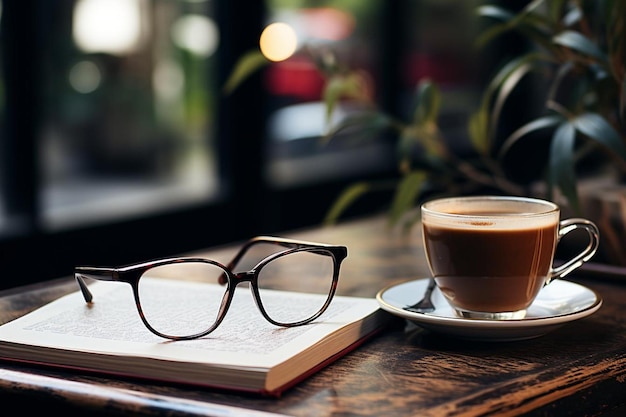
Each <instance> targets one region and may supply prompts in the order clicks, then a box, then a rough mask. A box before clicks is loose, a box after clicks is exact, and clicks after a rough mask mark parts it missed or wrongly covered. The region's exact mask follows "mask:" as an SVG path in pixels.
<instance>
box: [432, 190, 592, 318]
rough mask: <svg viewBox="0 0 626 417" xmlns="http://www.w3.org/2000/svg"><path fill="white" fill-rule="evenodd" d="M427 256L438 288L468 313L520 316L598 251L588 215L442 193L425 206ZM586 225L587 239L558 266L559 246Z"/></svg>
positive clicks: (536, 202)
mask: <svg viewBox="0 0 626 417" xmlns="http://www.w3.org/2000/svg"><path fill="white" fill-rule="evenodd" d="M421 216H422V218H421V220H422V231H423V239H424V249H425V252H426V258H427V260H428V265H429V267H430V270H431V273H432V276H433V277H434V279H435V281H436V283H437V287H438V288H439V290H440V291H441V293H442V294H443V295H444V296H445V298H446V300H447V301H448V303H449V304H450V305H451V306H452V307H453V308H454V310H455V311H456V313H457V314H458V315H459V316H461V317H465V318H472V319H488V320H510V319H522V318H524V317H525V316H526V310H527V308H528V307H529V306H530V305H531V304H532V302H533V301H534V300H535V298H536V297H537V294H538V293H539V291H540V290H541V289H542V288H543V287H545V286H546V285H549V284H550V282H552V281H553V280H555V279H559V278H563V277H564V276H566V275H567V274H569V273H570V272H572V271H573V270H575V269H576V268H578V267H580V266H581V265H582V264H583V263H584V262H587V261H588V260H589V259H591V257H592V256H593V255H594V254H595V253H596V250H597V249H598V245H599V231H598V228H597V227H596V225H595V224H594V223H593V222H591V221H589V220H586V219H582V218H570V219H566V220H560V209H559V206H558V205H557V204H555V203H553V202H550V201H546V200H541V199H535V198H526V197H513V196H471V197H451V198H440V199H434V200H431V201H427V202H425V203H424V204H422V206H421ZM574 230H584V231H586V232H587V235H588V238H589V240H588V244H587V246H586V247H585V248H584V249H582V250H581V251H580V252H579V253H578V254H576V255H575V256H573V257H572V258H571V259H567V260H564V262H563V263H560V264H559V265H557V266H555V264H554V262H555V260H554V255H555V251H556V247H557V244H558V243H559V241H560V240H561V238H563V237H564V236H565V235H567V234H568V233H571V232H573V231H574Z"/></svg>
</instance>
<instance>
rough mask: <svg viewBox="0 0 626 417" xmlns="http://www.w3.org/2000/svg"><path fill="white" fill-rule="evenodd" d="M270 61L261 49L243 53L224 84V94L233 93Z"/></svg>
mask: <svg viewBox="0 0 626 417" xmlns="http://www.w3.org/2000/svg"><path fill="white" fill-rule="evenodd" d="M269 63H270V61H269V60H268V59H267V58H265V56H264V55H263V54H262V53H261V51H258V50H252V51H248V52H247V53H245V54H243V55H242V56H241V57H240V58H239V60H238V61H237V63H236V64H235V68H234V69H233V71H232V72H231V73H230V76H229V77H228V80H226V83H225V84H224V88H223V91H224V94H230V93H232V92H233V91H234V90H235V89H236V88H237V87H239V85H240V84H241V83H242V82H243V81H244V80H246V79H247V78H248V77H249V76H250V75H251V74H253V73H254V72H255V71H258V70H259V69H260V68H262V67H263V66H265V65H268V64H269Z"/></svg>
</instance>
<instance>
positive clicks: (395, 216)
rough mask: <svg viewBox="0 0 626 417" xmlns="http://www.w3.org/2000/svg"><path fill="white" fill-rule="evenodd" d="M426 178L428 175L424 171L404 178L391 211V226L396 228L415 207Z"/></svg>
mask: <svg viewBox="0 0 626 417" xmlns="http://www.w3.org/2000/svg"><path fill="white" fill-rule="evenodd" d="M426 178H427V174H426V172H424V171H412V172H410V173H408V174H407V175H405V176H404V177H403V178H402V180H401V181H400V183H399V184H398V188H397V189H396V193H395V195H394V198H393V201H392V203H391V208H390V210H389V224H390V226H392V227H393V226H395V225H396V224H397V223H398V222H399V221H400V219H401V218H402V216H403V215H404V214H405V213H406V212H408V211H409V210H411V209H412V208H413V207H414V206H415V202H416V201H417V198H418V197H419V194H420V191H421V188H422V185H423V184H424V182H425V181H426Z"/></svg>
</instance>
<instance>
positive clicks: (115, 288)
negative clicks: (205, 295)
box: [0, 282, 392, 395]
mask: <svg viewBox="0 0 626 417" xmlns="http://www.w3.org/2000/svg"><path fill="white" fill-rule="evenodd" d="M164 285H165V284H164ZM178 285H186V284H184V283H179V284H178ZM203 285H209V284H203ZM90 289H91V290H92V292H94V294H97V299H96V300H97V301H96V302H94V304H93V305H91V306H89V305H87V304H86V303H85V300H84V299H83V297H82V295H81V294H80V292H78V291H77V292H75V293H72V294H69V295H66V296H64V297H61V298H59V299H57V300H55V301H53V302H51V303H49V304H46V305H44V306H43V307H41V308H39V309H37V310H35V311H33V312H31V313H29V314H26V315H24V316H22V317H20V318H18V319H15V320H13V321H11V322H9V323H6V324H4V325H2V326H0V359H3V360H11V361H20V362H27V363H33V364H39V365H49V366H57V367H63V368H69V369H74V370H78V371H92V372H100V373H105V374H110V375H118V376H124V377H133V378H144V379H151V380H159V381H166V382H173V383H183V384H192V385H199V386H206V387H216V388H222V389H232V390H241V391H249V392H259V393H264V394H268V395H279V394H280V393H281V392H283V391H284V390H285V389H287V388H289V387H291V386H293V385H294V384H296V383H297V382H299V381H301V380H303V379H304V378H306V377H307V376H309V375H311V374H312V373H314V372H316V371H317V370H319V369H321V368H322V367H324V366H326V365H327V364H329V363H330V362H332V361H333V360H335V359H337V358H339V357H341V356H342V355H344V354H346V353H347V352H349V351H350V350H352V349H354V348H355V347H356V346H358V345H359V344H360V343H361V342H363V341H364V340H366V339H367V338H368V337H369V336H371V335H373V334H375V333H376V332H377V331H379V330H381V329H382V328H383V327H384V325H385V324H386V323H387V322H388V321H389V320H390V318H391V317H392V316H390V315H389V314H388V313H386V312H384V311H383V310H380V309H379V306H378V303H377V302H376V300H375V299H373V298H372V299H369V298H357V297H341V296H335V298H334V299H333V301H332V303H331V305H330V307H329V308H328V310H327V311H326V312H325V313H324V314H323V315H322V316H321V317H320V318H318V319H317V320H315V321H314V322H313V323H311V324H308V325H304V326H299V327H292V328H282V327H277V326H274V325H272V324H270V323H268V322H267V321H265V319H264V318H263V317H262V316H261V314H260V312H259V311H258V310H257V309H256V306H255V304H254V300H253V298H252V296H251V294H250V291H247V290H244V288H241V289H239V291H237V292H236V294H235V297H234V299H233V304H232V305H231V307H230V309H229V312H228V314H227V315H226V318H225V319H224V321H223V322H222V324H221V325H220V326H219V327H218V328H217V329H216V330H215V331H214V332H213V333H210V334H209V335H207V336H205V337H202V338H199V339H194V340H188V341H171V340H167V339H163V338H160V337H158V336H156V335H154V334H152V333H151V332H150V331H149V330H148V329H147V328H146V327H145V326H144V325H143V323H142V322H141V320H140V318H139V315H138V314H137V309H136V307H135V305H134V302H133V297H132V293H131V288H130V286H129V285H121V284H118V283H105V282H95V283H93V284H92V285H90ZM221 291H223V289H222V290H221ZM274 296H275V297H277V300H276V302H280V303H284V305H285V306H286V307H287V308H288V307H292V308H298V304H299V303H301V302H302V300H303V298H306V297H313V296H314V295H312V294H298V293H286V292H279V291H277V292H275V294H274Z"/></svg>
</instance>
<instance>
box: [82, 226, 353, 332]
mask: <svg viewBox="0 0 626 417" xmlns="http://www.w3.org/2000/svg"><path fill="white" fill-rule="evenodd" d="M260 243H270V244H276V245H279V246H282V247H285V248H287V250H283V251H279V252H276V253H273V254H271V255H269V256H267V257H265V258H263V259H262V260H261V261H259V262H258V263H257V264H256V265H255V266H254V267H253V268H252V269H251V270H249V271H242V272H234V271H233V268H235V267H236V266H237V264H238V263H239V261H241V259H242V258H243V257H244V255H245V254H246V252H247V251H248V249H250V248H251V247H252V246H254V245H256V244H260ZM296 252H313V253H316V254H319V255H325V256H330V257H331V258H332V259H333V277H332V283H331V286H330V290H329V293H328V296H327V298H326V301H325V302H324V304H323V305H322V307H321V308H320V310H319V311H317V312H316V313H315V314H313V315H312V316H310V317H308V318H307V319H304V320H300V321H297V322H293V323H281V322H278V321H276V320H274V319H272V318H271V317H270V316H269V315H268V314H267V312H266V310H265V307H264V306H263V301H262V299H261V295H260V293H259V286H258V277H259V272H260V271H261V269H262V268H263V267H264V266H265V265H267V264H268V263H270V262H271V261H273V260H275V259H277V258H280V257H282V256H286V255H290V254H293V253H296ZM347 256H348V249H347V247H345V246H340V245H330V244H325V243H315V242H307V241H302V240H295V239H288V238H280V237H273V236H257V237H254V238H252V239H250V240H248V241H247V242H246V243H245V244H244V245H243V246H242V247H241V249H240V250H239V251H238V252H237V254H236V255H235V257H234V258H233V259H232V260H231V261H230V262H229V263H228V265H223V264H221V263H220V262H217V261H214V260H211V259H205V258H196V257H178V258H165V259H158V260H153V261H148V262H142V263H139V264H133V265H128V266H124V267H118V268H108V267H90V266H77V267H75V268H74V278H75V279H76V282H77V283H78V286H79V287H80V290H81V292H82V294H83V297H84V298H85V301H86V302H87V303H88V304H91V303H92V301H93V294H92V293H91V291H90V290H89V288H88V286H87V283H86V282H85V278H89V279H94V280H98V281H116V282H125V283H127V284H130V286H131V287H132V290H133V297H134V300H135V305H136V307H137V311H138V313H139V317H140V318H141V321H142V322H143V324H144V325H145V326H146V327H147V328H148V330H150V331H151V332H152V333H154V334H155V335H157V336H160V337H163V338H166V339H171V340H191V339H197V338H199V337H202V336H206V335H208V334H209V333H211V332H212V331H214V330H215V329H216V328H217V327H218V326H219V325H220V324H221V323H222V321H223V320H224V317H226V313H227V311H228V309H229V307H230V304H231V302H232V300H233V297H234V294H235V288H236V287H237V285H239V284H241V283H242V282H249V283H250V288H251V290H252V294H253V298H254V302H255V304H256V306H257V308H258V309H259V311H260V312H261V314H262V315H263V317H264V318H265V319H266V320H267V321H268V322H270V323H272V324H273V325H276V326H280V327H295V326H301V325H304V324H308V323H311V322H312V321H313V320H315V319H317V318H318V317H319V316H321V315H322V314H323V313H324V312H325V311H326V309H327V308H328V306H329V305H330V303H331V301H332V299H333V297H334V295H335V292H336V290H337V283H338V281H339V269H340V267H341V263H342V262H343V260H344V259H345V258H346V257H347ZM190 262H194V263H207V264H211V265H214V266H217V267H219V268H221V269H222V270H223V271H224V274H223V275H221V276H220V277H219V279H218V281H219V283H220V284H223V285H226V291H225V293H224V297H223V298H222V302H221V306H220V309H219V312H218V315H217V318H216V320H215V322H214V323H213V324H212V325H211V326H210V327H209V328H208V329H206V330H204V331H202V332H199V333H195V334H192V335H187V336H173V335H168V334H164V333H161V332H159V331H158V330H156V329H155V328H153V327H152V326H151V325H150V323H149V322H148V320H147V319H146V317H145V315H144V312H143V309H142V307H141V302H140V300H139V280H140V279H141V277H142V276H143V274H144V273H145V272H146V271H148V270H150V269H152V268H155V267H158V266H163V265H169V264H175V263H190Z"/></svg>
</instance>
